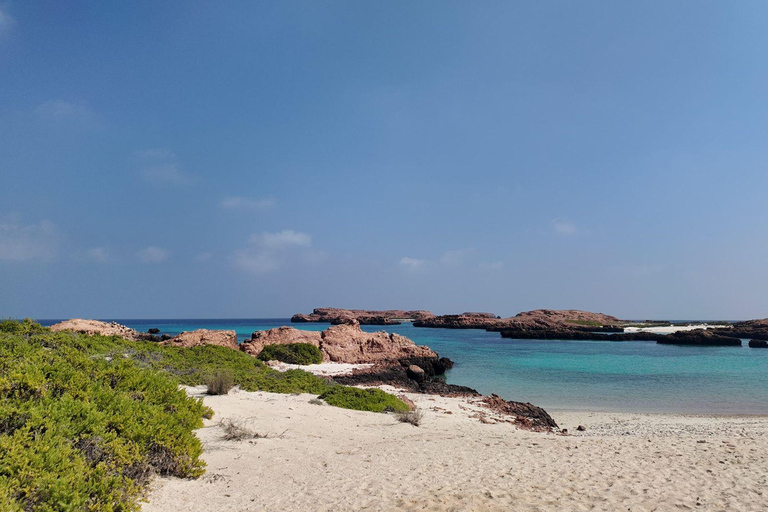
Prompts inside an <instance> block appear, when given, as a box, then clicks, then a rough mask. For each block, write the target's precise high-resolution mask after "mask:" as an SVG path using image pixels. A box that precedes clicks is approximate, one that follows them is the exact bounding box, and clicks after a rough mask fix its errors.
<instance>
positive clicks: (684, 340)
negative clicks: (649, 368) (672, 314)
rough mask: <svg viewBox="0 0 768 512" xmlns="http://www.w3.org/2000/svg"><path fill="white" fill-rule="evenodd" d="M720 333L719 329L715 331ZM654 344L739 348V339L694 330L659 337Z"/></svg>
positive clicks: (705, 330) (709, 330) (707, 330)
mask: <svg viewBox="0 0 768 512" xmlns="http://www.w3.org/2000/svg"><path fill="white" fill-rule="evenodd" d="M717 331H720V329H717ZM656 343H661V344H664V345H698V346H741V340H740V339H739V338H732V337H730V336H723V335H721V334H717V333H716V332H714V330H712V329H694V330H692V331H678V332H673V333H672V334H667V335H666V336H659V339H657V340H656Z"/></svg>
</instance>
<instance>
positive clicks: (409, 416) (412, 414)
mask: <svg viewBox="0 0 768 512" xmlns="http://www.w3.org/2000/svg"><path fill="white" fill-rule="evenodd" d="M395 417H396V418H397V421H399V422H400V423H410V424H411V425H413V426H414V427H418V426H419V425H421V420H423V419H424V412H423V411H421V410H419V409H416V410H413V411H403V412H398V413H396V416H395Z"/></svg>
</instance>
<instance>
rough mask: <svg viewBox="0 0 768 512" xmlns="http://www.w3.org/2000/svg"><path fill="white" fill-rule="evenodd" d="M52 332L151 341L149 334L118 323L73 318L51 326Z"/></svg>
mask: <svg viewBox="0 0 768 512" xmlns="http://www.w3.org/2000/svg"><path fill="white" fill-rule="evenodd" d="M51 330H52V331H70V332H79V333H82V334H87V335H89V336H93V335H95V334H100V335H101V336H119V337H121V338H125V339H127V340H131V341H139V340H144V339H150V338H151V336H150V335H149V334H145V333H140V332H139V331H136V330H134V329H131V328H130V327H126V326H124V325H121V324H118V323H117V322H102V321H99V320H84V319H82V318H72V319H70V320H65V321H63V322H59V323H57V324H54V325H52V326H51Z"/></svg>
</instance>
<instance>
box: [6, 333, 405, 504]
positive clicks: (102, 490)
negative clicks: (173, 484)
mask: <svg viewBox="0 0 768 512" xmlns="http://www.w3.org/2000/svg"><path fill="white" fill-rule="evenodd" d="M217 374H218V375H219V376H220V377H221V376H224V377H223V378H221V379H220V380H221V381H222V385H221V386H218V384H217V386H218V387H217V389H220V390H221V391H222V392H224V389H225V388H226V387H227V385H230V383H233V384H235V385H238V386H240V388H241V389H243V390H245V391H268V392H274V393H311V394H313V395H321V397H320V398H322V399H324V400H325V401H326V402H327V403H329V404H331V405H336V406H338V407H345V408H348V409H358V410H363V411H375V412H381V411H384V410H389V411H398V410H407V409H408V406H407V405H405V404H404V403H403V402H402V401H401V400H399V399H397V398H396V397H394V396H392V395H389V394H387V393H385V392H383V391H381V390H378V389H370V390H361V389H357V388H349V387H346V386H340V385H337V384H335V383H333V382H332V381H331V380H328V379H325V378H320V377H317V376H315V375H312V374H311V373H308V372H304V371H302V370H288V371H286V372H278V371H275V370H273V369H271V368H268V367H267V366H266V365H264V363H262V362H261V361H259V360H258V359H256V358H254V357H251V356H249V355H248V354H245V353H243V352H240V351H237V350H232V349H230V348H226V347H219V346H211V345H206V346H198V347H193V348H181V347H166V346H162V345H159V344H157V343H155V342H151V341H128V340H125V339H122V338H119V337H116V336H98V335H96V336H87V335H84V334H77V333H69V332H56V333H54V332H51V331H50V330H49V329H47V328H45V327H42V326H40V325H39V324H37V323H35V322H33V321H32V320H28V319H27V320H23V321H20V322H19V321H15V320H3V321H0V504H2V507H0V508H2V510H10V511H22V510H23V511H25V512H27V511H31V512H37V511H41V512H42V511H46V512H48V511H54V510H73V511H74V510H78V511H80V510H82V511H87V512H95V511H107V512H110V511H111V512H118V511H120V512H123V511H127V512H130V511H138V510H139V508H140V507H139V504H138V502H139V500H140V499H141V498H142V497H143V496H144V494H145V492H146V489H147V485H148V483H149V481H150V480H151V479H152V477H153V476H154V475H172V476H177V477H183V478H193V477H197V476H199V475H201V474H202V473H203V472H204V466H205V465H204V463H203V461H202V460H200V454H201V452H202V447H201V444H200V441H199V439H198V438H197V437H196V436H195V435H194V432H193V431H194V430H195V429H197V428H200V427H202V426H203V423H202V418H211V417H212V415H213V411H212V410H211V409H210V408H208V407H205V406H204V405H203V403H202V401H201V400H197V399H194V398H190V397H188V396H187V394H186V393H185V392H184V391H183V390H180V389H179V387H178V386H179V384H184V385H190V386H196V385H200V384H206V383H208V384H210V383H211V382H210V381H209V380H208V379H210V378H211V376H216V375H217ZM224 384H226V385H224ZM230 387H231V386H230Z"/></svg>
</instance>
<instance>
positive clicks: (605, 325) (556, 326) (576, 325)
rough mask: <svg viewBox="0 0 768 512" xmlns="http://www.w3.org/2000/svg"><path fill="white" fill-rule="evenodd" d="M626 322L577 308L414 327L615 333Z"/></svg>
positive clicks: (469, 316)
mask: <svg viewBox="0 0 768 512" xmlns="http://www.w3.org/2000/svg"><path fill="white" fill-rule="evenodd" d="M620 323H622V321H621V320H619V319H618V318H616V317H615V316H610V315H605V314H603V313H590V312H589V311H580V310H577V309H567V310H554V309H536V310H534V311H524V312H522V313H519V314H517V315H515V316H513V317H509V318H496V317H495V316H494V315H492V314H491V313H462V314H460V315H441V316H436V317H433V318H426V319H423V320H418V321H415V322H413V326H414V327H443V328H449V329H485V330H488V331H501V330H516V331H553V330H557V331H582V330H586V331H592V330H600V331H606V332H615V331H619V330H620V329H619V328H618V327H616V326H617V325H618V324H620Z"/></svg>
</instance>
